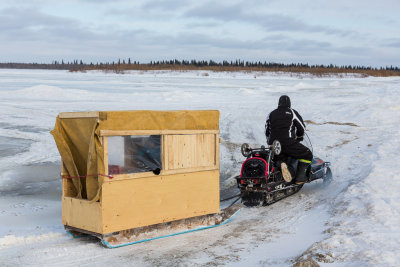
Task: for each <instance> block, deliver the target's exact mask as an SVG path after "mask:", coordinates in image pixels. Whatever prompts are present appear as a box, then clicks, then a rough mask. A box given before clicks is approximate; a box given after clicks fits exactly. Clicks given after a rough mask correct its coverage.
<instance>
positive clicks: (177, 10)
mask: <svg viewBox="0 0 400 267" xmlns="http://www.w3.org/2000/svg"><path fill="white" fill-rule="evenodd" d="M129 57H130V58H131V59H132V61H133V60H138V61H140V62H143V63H145V62H150V60H162V59H175V58H177V59H188V60H190V59H198V60H209V59H213V60H216V61H222V60H224V59H226V60H234V59H238V58H240V59H243V60H250V61H273V62H283V63H291V62H296V63H297V62H301V63H310V64H331V63H332V64H339V65H344V64H345V65H348V64H351V65H368V66H387V65H395V66H400V1H399V0H379V1H372V0H371V1H370V0H352V1H351V0H350V1H349V0H335V1H318V0H295V1H294V0H269V1H268V0H243V1H240V0H238V1H236V0H227V1H201V0H193V1H192V0H171V1H163V0H148V1H144V0H143V1H140V0H136V1H133V0H126V1H125V0H80V1H79V0H29V1H26V0H0V62H10V61H12V62H45V63H51V62H52V61H53V60H61V59H64V60H65V61H71V60H73V59H83V60H84V61H85V62H91V61H92V62H94V63H95V62H100V61H102V62H105V61H113V60H115V61H117V60H118V58H121V59H124V58H125V59H127V58H129Z"/></svg>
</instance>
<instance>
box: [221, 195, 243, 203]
mask: <svg viewBox="0 0 400 267" xmlns="http://www.w3.org/2000/svg"><path fill="white" fill-rule="evenodd" d="M238 196H240V194H237V195H234V196H232V197H228V198H225V199H220V201H221V202H223V201H226V200H229V199H232V198H235V197H238Z"/></svg>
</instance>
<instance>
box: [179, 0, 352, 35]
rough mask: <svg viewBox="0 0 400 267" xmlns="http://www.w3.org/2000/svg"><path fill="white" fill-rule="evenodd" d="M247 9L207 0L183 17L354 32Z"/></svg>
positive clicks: (277, 28) (299, 29)
mask: <svg viewBox="0 0 400 267" xmlns="http://www.w3.org/2000/svg"><path fill="white" fill-rule="evenodd" d="M247 10H248V5H245V3H237V4H233V5H221V4H218V3H215V2H207V3H204V4H201V5H199V6H196V7H193V8H191V9H189V10H187V11H186V12H185V13H184V14H183V17H186V18H198V19H201V20H204V19H211V20H216V21H224V22H239V23H247V24H255V25H258V26H259V27H261V28H262V29H264V30H266V31H269V32H274V31H287V32H311V33H316V32H321V33H325V34H333V35H341V36H345V35H350V34H353V33H352V32H351V31H347V30H340V29H336V28H332V27H328V26H323V25H311V24H308V23H305V22H304V21H302V20H300V19H297V18H294V17H291V16H289V15H284V14H279V13H271V12H268V13H267V12H265V13H260V12H257V11H255V12H254V11H252V12H247Z"/></svg>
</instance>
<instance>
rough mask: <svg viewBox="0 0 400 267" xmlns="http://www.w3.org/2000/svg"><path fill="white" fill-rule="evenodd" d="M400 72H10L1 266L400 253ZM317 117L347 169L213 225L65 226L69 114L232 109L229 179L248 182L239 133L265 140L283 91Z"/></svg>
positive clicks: (332, 261) (270, 260)
mask: <svg viewBox="0 0 400 267" xmlns="http://www.w3.org/2000/svg"><path fill="white" fill-rule="evenodd" d="M399 88H400V78H398V77H391V78H375V77H368V78H361V77H359V76H357V75H347V76H344V77H335V76H332V77H323V78H314V77H312V76H310V75H307V74H302V75H297V74H284V73H260V72H253V73H243V72H235V73H224V72H209V71H189V72H171V71H148V72H139V71H133V72H127V73H125V74H114V73H103V72H96V71H92V72H87V73H69V72H66V71H50V70H46V71H45V70H7V69H2V70H0V104H1V106H2V108H1V109H0V263H1V264H0V265H2V266H3V265H5V266H14V265H39V266H43V265H50V266H52V265H56V266H76V265H80V266H81V265H89V266H93V265H101V266H106V265H112V266H114V265H125V266H127V265H129V266H132V265H137V266H154V265H168V266H170V265H172V266H174V265H185V266H186V265H189V266H193V265H229V266H242V265H254V266H257V265H261V266H265V265H266V266H270V265H273V266H288V265H292V264H293V263H295V262H296V261H299V260H301V259H307V258H308V257H312V258H313V259H314V260H316V261H317V262H318V263H319V264H320V265H322V266H398V265H399V264H400V216H399V215H400V214H399V213H400V194H399V193H398V192H399V190H400V176H399V173H398V166H399V163H400V153H399V149H400V145H399V144H400V127H399V125H400V105H399V103H400V92H399ZM282 94H288V95H289V96H290V97H291V99H292V105H293V107H294V108H295V109H296V110H298V111H299V112H300V114H301V115H302V116H303V118H304V119H305V120H310V121H311V122H310V123H309V124H308V127H307V128H308V131H307V133H308V135H309V136H310V138H311V140H312V142H313V147H314V154H315V155H317V156H319V157H321V158H323V159H324V160H327V161H330V162H331V163H332V172H333V175H334V181H333V182H332V183H331V184H330V185H329V186H325V185H324V184H323V183H322V182H320V181H316V182H313V183H311V184H307V185H305V186H304V187H303V189H302V190H301V191H300V192H299V193H298V194H296V195H294V196H291V197H289V198H286V199H284V200H282V201H280V202H278V203H276V204H273V205H272V206H269V207H258V208H246V209H243V210H242V211H241V212H240V213H239V214H238V215H237V216H236V217H235V218H234V219H233V220H232V221H231V222H230V223H228V224H226V225H224V226H221V227H217V228H214V229H210V230H205V231H201V232H195V233H191V234H186V235H180V236H175V237H171V238H166V239H159V240H154V241H151V242H146V243H141V244H137V245H133V246H128V247H123V248H119V249H113V250H109V249H105V248H103V247H102V246H101V245H100V243H99V241H98V240H97V239H95V238H92V237H86V238H79V239H74V238H72V237H70V236H69V235H67V234H66V233H65V231H64V230H63V226H62V225H61V201H60V196H61V183H60V178H59V164H60V157H59V154H58V151H57V148H56V146H55V143H54V141H53V139H52V137H51V135H50V134H49V131H50V130H51V129H52V127H53V126H54V122H55V117H56V116H57V114H58V113H59V112H66V111H86V110H99V109H100V110H129V109H138V110H140V109H154V110H177V109H218V110H220V111H221V118H220V130H221V139H222V144H221V149H220V150H221V157H220V158H221V189H222V194H223V196H228V195H231V194H233V193H235V192H236V191H235V180H234V179H233V177H234V176H235V175H237V173H238V172H239V169H240V164H241V162H242V161H243V157H242V156H241V154H240V145H241V144H242V143H243V142H247V143H250V144H253V145H260V144H263V143H264V141H265V137H264V133H263V130H264V123H265V117H266V115H267V114H268V113H269V112H270V111H271V110H272V109H274V108H275V107H276V105H277V101H278V98H279V96H280V95H282Z"/></svg>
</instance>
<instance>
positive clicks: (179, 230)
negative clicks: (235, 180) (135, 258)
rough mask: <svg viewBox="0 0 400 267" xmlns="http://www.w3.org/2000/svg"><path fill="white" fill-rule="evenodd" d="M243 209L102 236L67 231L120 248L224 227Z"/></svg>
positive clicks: (234, 208) (239, 206) (225, 210)
mask: <svg viewBox="0 0 400 267" xmlns="http://www.w3.org/2000/svg"><path fill="white" fill-rule="evenodd" d="M241 207H242V205H241V204H236V205H232V206H231V207H228V208H225V209H223V210H222V211H220V212H218V213H214V214H208V215H203V216H197V217H192V218H187V219H182V220H177V221H172V222H167V223H160V224H155V225H150V226H144V227H139V228H134V229H128V230H124V231H119V232H115V233H112V234H106V235H101V234H98V233H94V232H90V231H85V230H82V229H77V228H74V227H70V226H65V229H66V230H67V231H68V232H73V233H81V234H89V235H92V236H95V237H97V238H99V239H101V243H102V244H103V245H104V246H106V247H108V248H118V247H123V246H128V245H133V244H137V243H142V242H146V241H151V240H155V239H160V238H165V237H170V236H175V235H179V234H185V233H189V232H194V231H200V230H205V229H209V228H213V227H217V226H220V225H223V224H226V223H228V222H229V221H230V220H231V219H232V217H233V216H234V215H235V214H237V213H238V212H239V211H240V208H241Z"/></svg>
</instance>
